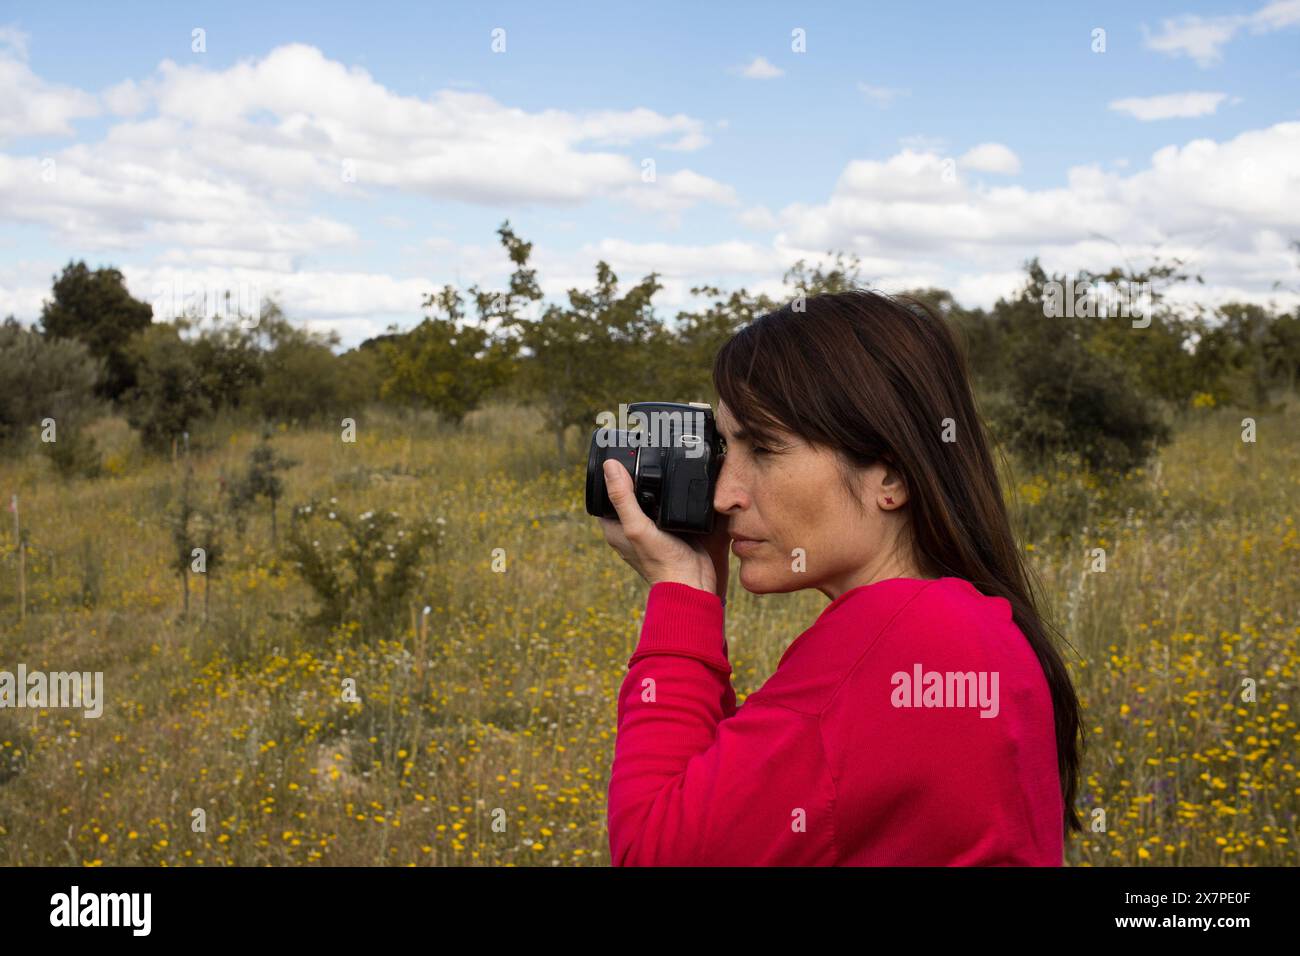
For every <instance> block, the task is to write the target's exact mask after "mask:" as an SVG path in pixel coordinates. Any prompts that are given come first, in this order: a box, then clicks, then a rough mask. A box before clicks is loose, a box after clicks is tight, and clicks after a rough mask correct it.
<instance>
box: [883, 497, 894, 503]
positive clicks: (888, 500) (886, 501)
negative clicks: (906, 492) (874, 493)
mask: <svg viewBox="0 0 1300 956" xmlns="http://www.w3.org/2000/svg"><path fill="white" fill-rule="evenodd" d="M893 503H894V499H893V498H886V499H885V504H887V505H892V504H893Z"/></svg>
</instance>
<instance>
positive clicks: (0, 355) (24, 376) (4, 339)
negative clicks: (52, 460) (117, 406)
mask: <svg viewBox="0 0 1300 956" xmlns="http://www.w3.org/2000/svg"><path fill="white" fill-rule="evenodd" d="M103 364H104V363H103V360H102V359H96V358H95V357H93V356H92V355H91V354H90V350H89V349H88V348H87V347H86V345H85V344H84V343H82V342H78V341H76V340H73V339H47V338H44V337H42V336H41V335H40V334H39V333H37V332H34V331H32V330H31V329H27V328H24V327H23V326H22V325H20V324H19V323H18V320H17V319H15V318H14V317H13V316H12V315H11V316H9V317H8V318H7V319H5V321H4V323H3V324H0V442H3V441H7V440H12V439H15V438H17V437H18V436H20V435H21V434H22V433H23V432H24V431H25V430H26V429H28V428H32V427H36V426H39V425H40V423H41V421H42V420H43V419H45V418H53V419H54V420H55V422H56V425H57V428H58V432H57V434H58V436H59V440H60V441H62V439H63V436H65V435H66V436H68V437H69V438H71V437H72V435H73V433H74V432H75V431H76V430H77V428H78V426H79V425H80V424H81V423H83V422H86V421H88V420H89V419H91V418H92V417H93V416H94V414H95V412H96V411H97V410H98V409H97V408H96V406H97V405H98V402H97V401H96V400H95V384H96V382H97V381H98V380H99V377H100V375H101V373H102V370H103ZM55 444H56V445H57V444H58V442H55Z"/></svg>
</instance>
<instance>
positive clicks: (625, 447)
mask: <svg viewBox="0 0 1300 956" xmlns="http://www.w3.org/2000/svg"><path fill="white" fill-rule="evenodd" d="M642 451H643V448H642V444H641V439H640V435H639V433H638V432H629V431H624V430H623V429H620V428H598V429H597V430H596V432H595V433H594V434H593V435H592V436H591V448H590V449H589V450H588V452H587V514H589V515H596V516H598V517H601V518H617V517H618V511H617V510H615V508H614V503H613V502H612V501H610V500H609V489H608V488H607V487H606V485H605V460H606V459H613V460H614V461H616V462H618V463H619V464H620V465H622V466H623V467H624V468H625V469H626V470H627V473H628V474H629V475H630V476H631V477H632V487H633V489H634V490H635V491H637V492H640V491H641V489H640V488H638V487H637V479H638V471H639V467H638V466H639V464H640V455H641V452H642ZM637 498H638V500H640V499H641V495H640V494H639V493H638V495H637Z"/></svg>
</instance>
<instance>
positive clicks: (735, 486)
mask: <svg viewBox="0 0 1300 956" xmlns="http://www.w3.org/2000/svg"><path fill="white" fill-rule="evenodd" d="M745 503H746V496H745V493H744V489H743V488H742V487H741V485H740V482H739V481H738V480H737V475H736V465H735V464H734V463H733V462H731V461H729V460H728V459H727V458H723V459H722V470H721V471H720V472H719V473H718V484H717V487H716V488H714V490H713V509H714V510H715V511H731V510H732V509H734V508H743V507H745Z"/></svg>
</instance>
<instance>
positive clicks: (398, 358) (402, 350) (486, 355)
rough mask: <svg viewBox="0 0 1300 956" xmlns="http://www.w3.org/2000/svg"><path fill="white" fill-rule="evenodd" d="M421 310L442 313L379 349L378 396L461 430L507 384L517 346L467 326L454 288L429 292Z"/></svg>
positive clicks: (480, 328)
mask: <svg viewBox="0 0 1300 956" xmlns="http://www.w3.org/2000/svg"><path fill="white" fill-rule="evenodd" d="M481 304H484V305H486V303H481ZM423 307H424V308H437V309H441V310H442V312H443V314H441V315H433V316H429V317H428V318H426V319H425V320H424V321H423V322H421V323H420V324H419V325H418V326H416V327H415V328H414V329H412V330H411V331H409V332H407V333H406V334H404V335H389V336H386V337H385V338H384V340H383V341H382V342H381V343H380V344H379V349H380V354H381V355H382V356H383V360H384V363H385V366H386V370H385V373H384V378H383V381H382V384H381V386H380V396H381V397H382V398H385V399H390V400H391V399H397V400H399V401H406V402H412V403H414V404H418V405H423V406H426V407H429V408H432V409H433V410H434V411H436V412H437V413H438V414H439V415H441V416H442V417H443V418H444V419H446V420H447V421H450V422H452V423H453V424H457V425H459V424H460V422H461V421H462V420H463V419H464V417H465V415H466V414H468V413H469V412H471V411H473V410H474V409H475V408H477V407H478V406H479V404H480V403H481V402H482V400H483V398H484V396H485V395H487V394H488V393H489V392H491V391H493V390H494V389H497V388H499V387H500V386H501V385H503V384H504V383H505V382H506V380H507V378H508V376H509V374H510V367H511V366H510V359H511V354H512V352H513V351H514V343H512V342H509V341H503V340H499V339H496V338H494V336H493V335H492V334H491V333H490V332H489V331H488V330H487V329H486V328H484V327H483V325H481V324H479V325H469V324H466V323H465V322H464V307H463V300H462V298H461V296H460V293H458V292H457V291H456V290H455V289H454V288H453V287H452V286H450V285H448V286H444V287H443V289H442V291H441V292H440V293H436V294H434V293H430V294H429V295H428V296H427V297H426V298H425V300H424V303H423Z"/></svg>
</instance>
